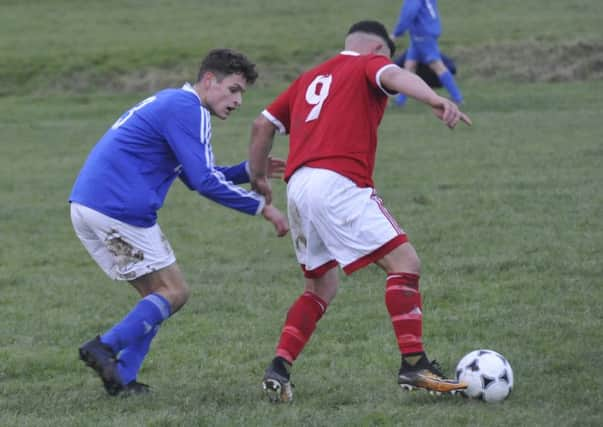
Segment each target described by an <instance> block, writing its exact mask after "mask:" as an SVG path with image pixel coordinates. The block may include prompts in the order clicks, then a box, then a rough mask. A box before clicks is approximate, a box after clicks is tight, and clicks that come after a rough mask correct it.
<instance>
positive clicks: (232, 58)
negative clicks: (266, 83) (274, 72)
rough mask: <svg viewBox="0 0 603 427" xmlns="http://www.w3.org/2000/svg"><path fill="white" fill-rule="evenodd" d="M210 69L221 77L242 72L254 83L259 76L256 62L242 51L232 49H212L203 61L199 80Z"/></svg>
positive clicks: (246, 78) (248, 81) (247, 79)
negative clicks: (250, 59)
mask: <svg viewBox="0 0 603 427" xmlns="http://www.w3.org/2000/svg"><path fill="white" fill-rule="evenodd" d="M208 71H211V72H212V73H214V74H216V75H217V76H218V78H220V79H221V78H224V77H226V76H228V75H230V74H241V75H242V76H243V77H245V80H246V81H247V83H249V84H253V83H254V82H255V80H256V79H257V78H258V73H257V71H256V70H255V64H254V63H253V62H251V61H249V59H247V57H246V56H245V55H243V54H242V53H239V52H235V51H234V50H231V49H213V50H211V51H210V52H209V53H208V54H207V56H206V57H205V58H204V59H203V61H202V62H201V67H200V68H199V74H198V75H197V81H201V79H202V78H203V75H204V74H205V73H207V72H208Z"/></svg>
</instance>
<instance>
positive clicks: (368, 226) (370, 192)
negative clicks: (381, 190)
mask: <svg viewBox="0 0 603 427" xmlns="http://www.w3.org/2000/svg"><path fill="white" fill-rule="evenodd" d="M322 175H323V177H322V178H321V180H320V181H317V182H316V183H315V186H314V188H313V190H314V191H313V194H315V196H314V197H311V198H310V203H309V206H308V211H309V212H310V215H311V222H312V225H313V227H314V229H315V230H316V233H317V234H318V236H319V237H320V240H321V242H322V243H323V245H324V246H326V248H327V250H328V253H329V254H330V255H331V256H332V257H333V258H334V259H335V260H337V262H338V263H339V264H341V265H343V266H344V271H346V267H347V266H348V265H350V264H353V263H356V262H360V264H357V265H359V266H364V264H363V262H364V261H360V260H361V259H363V260H368V261H369V263H370V262H374V261H375V260H376V259H377V258H372V257H373V256H377V255H378V254H380V253H381V252H378V253H377V254H375V252H376V251H378V250H382V251H384V252H383V253H386V252H387V251H389V250H390V249H393V248H394V247H395V246H396V245H399V244H401V243H400V242H401V241H403V240H404V241H405V234H404V231H403V230H402V228H401V227H400V226H399V225H398V223H397V222H396V220H395V219H394V218H393V216H392V215H391V214H390V213H389V211H388V210H387V208H386V207H385V206H384V204H383V201H382V200H381V198H379V197H378V196H377V195H376V193H375V191H374V189H372V188H359V187H358V186H356V184H355V183H354V182H352V181H351V180H349V179H348V178H346V177H344V176H341V175H339V174H336V173H334V172H331V171H324V172H323V173H322ZM367 257H368V258H367Z"/></svg>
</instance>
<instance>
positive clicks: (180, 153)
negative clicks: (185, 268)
mask: <svg viewBox="0 0 603 427" xmlns="http://www.w3.org/2000/svg"><path fill="white" fill-rule="evenodd" d="M256 78H257V72H256V71H255V65H254V64H253V63H251V62H249V60H248V59H247V58H246V57H245V56H244V55H242V54H240V53H237V52H234V51H231V50H229V49H216V50H213V51H211V52H210V53H209V54H208V55H207V56H206V57H205V59H204V60H203V62H202V63H201V67H200V70H199V74H198V78H197V81H196V83H195V84H194V85H190V84H188V83H187V84H185V85H184V86H183V87H182V88H181V89H166V90H162V91H160V92H158V93H156V94H155V95H153V96H151V97H149V98H147V99H145V100H143V101H142V102H140V103H138V104H137V105H135V106H134V107H132V108H131V109H130V110H128V111H127V112H126V113H124V114H123V115H122V116H121V117H120V118H119V119H118V120H117V121H116V122H115V123H114V124H113V126H111V128H110V129H109V130H108V131H107V133H105V135H103V137H102V138H101V139H100V140H99V141H98V143H97V144H96V145H95V146H94V148H93V149H92V151H91V153H90V155H89V156H88V159H87V160H86V162H85V164H84V166H83V168H82V170H81V171H80V173H79V175H78V177H77V179H76V181H75V184H74V186H73V190H72V192H71V195H70V197H69V201H70V203H71V220H72V223H73V227H74V229H75V232H76V234H77V236H78V237H79V239H80V240H81V242H82V243H83V245H84V246H85V248H86V249H87V250H88V252H89V254H90V255H91V256H92V258H93V259H94V260H95V261H96V262H97V263H98V265H99V266H100V267H101V268H102V269H103V271H105V273H106V274H107V275H108V276H109V277H111V278H113V279H116V280H124V281H128V282H129V283H130V284H131V285H132V286H133V287H134V288H135V289H136V290H137V291H138V293H139V294H140V296H141V298H142V299H141V300H140V301H139V302H138V303H137V304H136V305H135V306H134V308H133V309H132V310H131V311H130V312H129V313H128V314H127V315H126V316H125V317H124V318H123V319H122V320H121V321H120V322H119V323H117V324H116V325H114V326H113V327H112V328H110V329H109V330H108V331H106V332H105V333H104V334H102V335H100V336H97V337H96V338H94V339H92V340H90V341H88V342H87V343H85V344H84V345H82V346H81V347H80V349H79V354H80V358H81V359H82V360H83V361H84V362H85V363H86V364H87V365H88V366H89V367H91V368H93V369H94V370H95V371H96V372H97V373H98V374H99V376H100V377H101V379H102V381H103V385H104V387H105V390H106V391H107V393H109V394H110V395H117V394H132V393H146V392H148V391H149V387H148V386H147V385H146V384H143V383H140V382H138V381H137V374H138V371H139V369H140V367H141V366H142V362H143V360H144V358H145V356H146V355H147V353H148V351H149V348H150V345H151V341H152V339H153V338H154V337H155V335H156V334H157V331H158V329H159V326H160V324H161V323H162V322H163V321H164V320H165V319H167V318H168V317H169V316H171V315H172V314H174V313H175V312H176V311H178V310H179V309H180V308H181V307H182V306H183V305H184V304H185V303H186V301H187V299H188V297H189V288H188V285H187V284H186V282H185V280H184V278H183V276H182V273H181V271H180V268H179V267H178V264H177V263H176V258H175V256H174V252H173V251H172V248H171V247H170V244H169V242H168V240H167V239H166V238H165V236H164V235H163V233H162V232H161V229H160V227H159V224H157V211H158V210H159V209H160V208H161V206H162V205H163V202H164V200H165V197H166V194H167V192H168V190H169V188H170V186H171V185H172V183H173V182H174V180H175V179H176V178H180V180H182V181H183V182H184V184H185V185H186V186H187V187H188V188H189V189H191V190H194V191H197V192H198V193H199V194H201V195H202V196H205V197H206V198H208V199H210V200H213V201H214V202H217V203H219V204H221V205H224V206H226V207H229V208H232V209H235V210H238V211H240V212H243V213H246V214H249V215H258V214H262V215H263V216H264V218H265V219H266V220H268V221H270V222H271V223H272V224H273V225H274V227H275V228H276V232H277V234H278V235H279V236H283V235H285V234H286V233H287V231H288V223H287V220H286V217H285V216H284V215H283V214H282V213H281V212H280V211H279V210H278V209H276V208H274V207H273V206H271V205H269V204H266V200H265V199H264V197H263V196H262V195H260V194H258V193H256V192H254V191H249V190H246V189H244V188H242V187H239V186H238V185H237V184H241V183H246V182H249V173H248V165H247V162H246V161H245V162H242V163H240V164H237V165H234V166H217V165H215V163H214V155H213V150H212V145H211V136H212V132H211V121H210V116H211V115H214V116H217V117H218V118H220V119H223V120H224V119H226V118H228V116H229V115H230V113H231V112H233V111H234V110H236V109H237V108H239V107H240V106H241V102H242V96H243V92H245V90H246V88H247V85H248V84H249V85H251V84H253V83H254V82H255V80H256ZM283 171H284V162H283V161H280V160H277V159H273V161H272V162H271V163H270V164H269V165H268V171H267V172H268V173H269V174H270V175H271V176H279V175H282V172H283Z"/></svg>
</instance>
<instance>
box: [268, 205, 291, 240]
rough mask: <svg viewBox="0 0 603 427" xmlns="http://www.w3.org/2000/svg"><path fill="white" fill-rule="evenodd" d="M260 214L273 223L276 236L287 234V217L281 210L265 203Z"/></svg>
mask: <svg viewBox="0 0 603 427" xmlns="http://www.w3.org/2000/svg"><path fill="white" fill-rule="evenodd" d="M262 215H263V216H264V218H266V220H267V221H270V222H271V223H272V225H274V229H275V230H276V235H277V236H278V237H283V236H284V235H285V234H287V232H288V231H289V221H287V217H286V216H285V215H283V213H282V212H281V211H279V210H278V209H277V208H275V207H274V206H272V205H268V204H267V205H266V206H264V210H262Z"/></svg>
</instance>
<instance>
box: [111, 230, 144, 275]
mask: <svg viewBox="0 0 603 427" xmlns="http://www.w3.org/2000/svg"><path fill="white" fill-rule="evenodd" d="M105 243H106V244H107V249H109V251H110V252H111V253H112V254H113V255H115V258H116V260H117V265H118V267H119V268H120V269H122V268H124V267H126V266H127V265H129V264H133V263H137V262H140V261H142V260H144V253H143V252H142V251H141V250H140V249H136V248H134V247H133V246H132V245H131V244H130V243H128V242H126V241H125V240H124V239H123V237H121V235H120V234H119V232H118V231H117V230H115V229H112V230H111V231H110V232H109V234H107V238H106V239H105Z"/></svg>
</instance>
